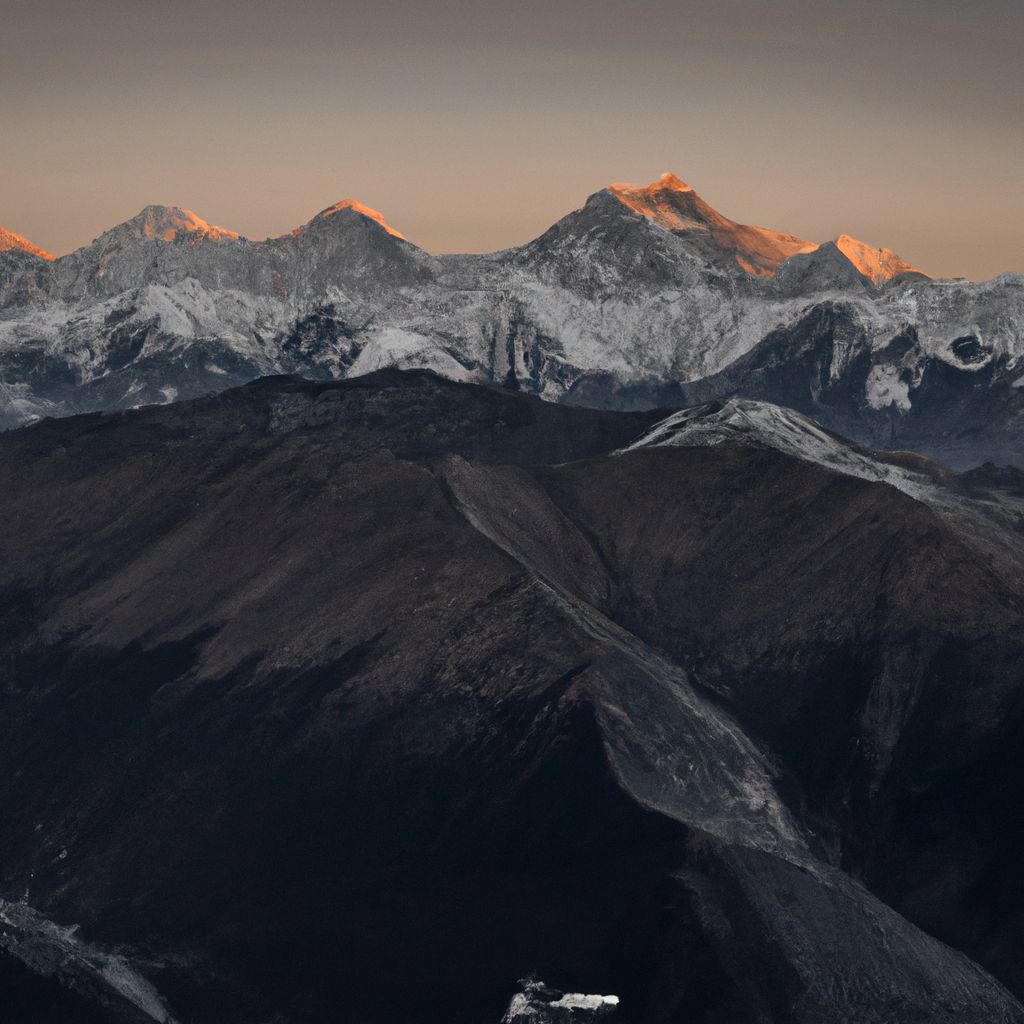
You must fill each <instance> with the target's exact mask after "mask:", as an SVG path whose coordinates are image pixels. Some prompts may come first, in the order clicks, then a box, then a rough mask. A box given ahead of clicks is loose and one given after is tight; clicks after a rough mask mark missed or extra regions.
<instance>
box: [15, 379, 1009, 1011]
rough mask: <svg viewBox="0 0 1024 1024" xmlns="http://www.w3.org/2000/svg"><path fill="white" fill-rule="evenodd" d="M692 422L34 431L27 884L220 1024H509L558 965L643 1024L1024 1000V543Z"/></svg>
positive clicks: (441, 391)
mask: <svg viewBox="0 0 1024 1024" xmlns="http://www.w3.org/2000/svg"><path fill="white" fill-rule="evenodd" d="M709 415H713V414H709ZM659 424H661V426H659ZM665 429H666V428H665V424H664V415H663V414H661V413H649V412H647V413H630V414H623V413H603V412H598V411H594V410H583V409H572V408H568V407H564V406H557V405H553V404H550V403H543V402H540V401H537V400H536V399H534V398H531V397H528V396H524V395H521V394H516V393H514V392H511V391H502V390H498V389H494V388H480V387H475V386H470V385H463V384H455V383H452V382H449V381H446V380H443V379H441V378H438V377H435V376H432V375H429V374H424V373H414V374H403V373H398V372H395V371H384V372H380V373H376V374H372V375H368V376H364V377H360V378H358V379H353V380H350V381H345V382H342V383H312V382H301V381H297V380H294V379H287V378H285V379H282V378H274V379H265V380H261V381H258V382H256V383H254V384H252V385H250V386H248V387H245V388H243V389H239V390H235V391H230V392H228V393H226V394H222V395H219V396H216V397H210V398H206V399H203V400H200V401H197V402H191V403H179V404H176V405H168V406H160V407H154V408H149V409H144V410H139V411H135V412H127V413H117V414H113V415H109V414H108V415H90V416H84V417H76V418H71V419H66V420H50V421H47V422H44V423H41V424H38V425H36V426H33V427H30V428H28V429H25V430H20V431H15V432H11V433H8V434H5V435H3V436H2V437H0V554H2V556H3V557H2V558H0V566H2V570H0V593H2V595H3V600H2V602H0V608H2V610H3V615H4V626H5V628H4V630H3V633H2V636H3V640H2V644H3V646H2V649H0V702H2V705H3V707H2V710H3V714H2V715H0V734H2V740H3V742H2V743H0V812H2V813H3V814H4V817H5V820H6V821H7V823H8V826H7V828H5V829H4V830H3V833H2V836H0V881H2V887H3V888H2V891H0V896H2V897H3V898H5V899H9V900H20V899H22V898H23V897H24V898H26V899H27V901H28V904H29V905H30V906H31V907H32V908H34V909H35V911H37V912H38V913H39V914H41V915H43V918H42V919H44V920H46V919H48V920H50V921H55V922H58V923H60V924H70V923H77V924H80V925H81V933H80V941H81V942H83V943H86V944H88V947H89V949H90V950H98V951H100V952H102V951H103V950H105V949H106V950H109V949H110V947H112V946H116V947H118V949H119V950H120V952H121V953H122V955H124V956H125V957H127V960H126V965H127V966H128V967H130V968H131V969H132V970H134V971H137V972H139V973H140V974H142V975H144V976H145V978H146V979H147V981H148V982H150V983H152V984H153V985H154V986H155V989H156V991H157V992H158V993H159V997H160V999H161V1000H162V1001H163V1002H164V1003H165V1004H166V1005H167V1006H168V1007H169V1008H170V1011H171V1013H172V1014H174V1015H175V1016H176V1017H177V1018H178V1019H181V1020H189V1021H195V1022H197V1024H204V1022H206V1021H210V1022H213V1021H216V1022H218V1024H233V1022H234V1021H236V1020H237V1021H239V1022H241V1021H249V1020H252V1019H272V1018H275V1016H276V1019H277V1020H280V1021H283V1022H292V1021H295V1022H298V1021H305V1022H310V1021H327V1020H336V1019H337V1018H338V1014H339V1008H342V1009H343V1011H344V1015H345V1016H347V1017H348V1016H351V1017H352V1018H353V1019H360V1020H364V1021H368V1022H372V1021H381V1022H385V1021H387V1022H388V1024H397V1022H402V1021H408V1022H410V1024H412V1022H413V1021H416V1022H418V1024H424V1022H431V1021H438V1022H441V1021H444V1022H445V1024H459V1022H461V1021H465V1022H467V1024H469V1022H470V1021H480V1020H495V1021H496V1020H498V1019H499V1018H500V1016H501V1014H502V1012H504V1009H505V1007H506V1005H507V1001H508V996H509V993H510V992H511V991H513V990H514V988H515V979H516V978H519V977H522V976H523V975H524V974H526V973H527V972H529V971H530V970H534V969H536V970H538V971H539V972H540V973H541V975H542V976H543V977H546V978H549V979H551V980H552V981H557V982H558V984H559V985H560V986H563V987H564V988H565V989H567V990H570V991H578V992H608V993H615V994H616V995H617V996H619V998H620V1000H621V1003H620V1006H619V1010H618V1012H617V1019H621V1020H623V1021H626V1022H627V1024H628V1022H630V1021H637V1022H639V1021H644V1022H648V1024H657V1022H659V1021H665V1022H666V1024H667V1022H668V1021H670V1020H677V1019H679V1017H680V1015H681V1014H683V1013H685V1015H686V1018H687V1019H688V1020H691V1021H694V1022H696V1024H710V1022H712V1021H719V1020H723V1019H725V1020H729V1021H731V1022H734V1024H748V1022H749V1024H755V1022H761V1021H765V1020H771V1021H779V1022H784V1021H786V1022H788V1021H792V1022H807V1024H812V1022H813V1024H818V1022H820V1021H822V1020H850V1021H853V1020H856V1021H859V1022H872V1021H878V1022H882V1021H886V1022H888V1021H891V1020H893V1019H894V1015H895V1016H896V1018H897V1019H901V1020H912V1019H927V1020H930V1021H949V1022H953V1021H956V1022H964V1021H978V1022H982V1021H985V1022H991V1021H1006V1022H1018V1021H1021V1020H1024V1010H1022V1007H1021V1005H1020V1003H1019V1002H1018V1000H1017V998H1015V997H1014V996H1013V995H1011V994H1010V992H1009V991H1008V990H1007V989H1006V988H1004V987H1003V986H1002V985H1001V984H1000V983H999V982H997V981H995V980H993V978H992V977H991V976H990V975H989V974H987V973H986V972H985V970H983V969H982V968H981V967H979V966H978V965H977V964H976V963H974V962H972V961H971V960H970V959H968V956H972V955H973V956H977V957H979V958H981V959H982V960H983V961H984V963H985V965H986V966H987V967H988V968H989V969H991V970H993V971H995V972H996V973H997V975H998V977H999V978H1000V980H1001V981H1002V982H1004V983H1005V984H1008V985H1010V986H1011V987H1013V989H1014V991H1015V992H1017V993H1018V994H1019V993H1020V992H1022V991H1024V979H1022V978H1021V977H1020V975H1019V967H1018V966H1017V965H1019V963H1020V962H1021V957H1020V952H1021V950H1020V935H1021V929H1020V927H1019V924H1020V921H1021V914H1022V907H1021V904H1020V901H1019V899H1017V898H1016V897H1013V896H1012V895H1011V896H1007V894H1006V893H1004V892H1003V891H1002V889H1001V887H1002V886H1004V885H1006V884H1008V880H1009V879H1012V878H1013V877H1015V876H1014V875H1013V871H1012V870H1010V861H1011V860H1012V858H1013V857H1016V856H1018V855H1019V853H1020V852H1024V850H1022V842H1021V837H1020V836H1019V835H1018V834H1017V833H1016V832H1015V831H1013V830H1012V828H1011V829H1009V830H1008V829H1007V828H1003V830H1002V833H1001V835H1000V837H999V838H998V840H997V839H996V837H995V836H994V835H993V834H992V831H991V829H990V827H989V824H987V823H986V822H987V821H990V820H991V819H985V818H983V817H982V816H978V815H975V813H974V808H976V807H977V806H978V802H979V794H981V795H982V799H983V801H985V802H995V801H1000V800H1004V801H1006V802H1007V803H1008V804H1012V801H1013V800H1014V799H1015V798H1016V795H1019V792H1020V786H1021V781H1022V780H1020V779H1019V777H1018V775H1013V774H1011V775H1009V776H1007V775H1006V774H1005V772H1004V768H1005V763H1004V752H1005V751H1006V750H1008V749H1011V748H1012V747H1013V746H1014V744H1016V743H1017V742H1018V741H1019V739H1020V737H1021V730H1022V728H1024V724H1022V723H1024V708H1022V707H1021V705H1020V700H1019V698H1018V697H1017V696H1016V695H1017V694H1019V693H1020V692H1022V689H1021V682H1022V680H1021V679H1020V664H1019V657H1018V656H1017V655H1018V652H1019V649H1020V642H1021V639H1022V638H1021V625H1020V623H1021V615H1020V612H1021V607H1022V604H1021V601H1022V594H1024V581H1022V576H1021V574H1020V573H1019V571H1018V567H1017V563H1016V562H1015V561H1014V559H1013V558H1012V557H1010V556H1009V555H1007V556H1006V557H1005V558H1003V559H1002V560H999V561H993V560H992V559H989V558H987V557H984V558H983V557H978V550H977V549H976V548H975V547H974V546H973V544H974V540H973V539H972V537H971V535H969V534H966V535H965V534H964V533H962V532H961V531H960V530H959V529H958V528H956V527H955V525H954V524H953V521H952V520H949V519H946V518H945V517H943V516H942V515H941V514H939V513H938V512H936V511H935V509H934V508H933V507H932V506H931V505H928V504H924V503H922V502H920V501H916V500H914V499H913V498H911V497H910V496H908V495H906V494H903V493H900V492H899V491H897V490H895V489H893V488H891V487H889V486H886V485H884V484H879V483H875V482H870V481H866V480H863V479H858V478H855V477H852V476H847V475H840V474H837V473H835V472H833V471H832V470H830V469H826V468H824V467H823V466H821V465H818V464H816V463H815V462H813V461H810V460H808V459H806V458H794V457H793V456H792V455H790V454H786V453H783V452H781V451H779V450H777V449H776V448H775V447H773V446H772V445H770V444H767V443H761V444H757V445H751V444H747V443H737V442H736V441H732V440H725V441H723V443H721V444H717V445H715V446H713V447H708V446H706V445H698V446H689V445H685V444H675V445H670V446H667V447H666V446H658V447H649V446H648V447H642V448H640V449H636V450H626V449H629V448H630V446H631V445H632V444H633V443H634V442H636V441H637V440H638V439H640V438H647V439H648V442H649V443H650V442H651V440H652V431H653V432H655V433H654V436H655V437H657V436H660V435H659V434H658V432H659V431H660V432H661V433H664V431H665ZM774 429H775V428H774V427H773V430H774ZM764 436H765V437H769V436H770V435H764ZM677 439H678V438H677ZM836 444H839V442H838V441H837V442H836ZM867 457H868V456H867V455H865V458H867ZM986 500H995V499H986ZM1007 544H1008V545H1010V547H1008V548H1007V550H1008V551H1010V550H1017V549H1019V547H1020V541H1019V535H1018V534H1015V533H1014V531H1012V530H1009V531H1007ZM1012 545H1016V546H1017V548H1013V547H1012ZM949 594H956V595H958V603H957V605H956V606H953V605H952V604H951V602H950V601H949V600H948V595H949ZM963 679H970V681H971V685H970V687H969V690H968V691H967V693H968V694H969V699H965V692H964V690H963V687H962V685H961V683H962V680H963ZM954 738H955V742H954V741H953V740H954ZM958 775H962V776H963V778H964V779H965V780H970V794H969V795H968V792H967V788H966V786H963V787H961V786H952V787H951V786H949V785H948V780H949V779H950V778H951V777H953V778H955V777H957V776H958ZM1007 787H1008V788H1007ZM37 826H38V827H37ZM927 846H930V847H931V848H932V849H940V850H942V851H943V854H944V857H945V859H944V860H943V862H942V863H943V864H948V865H954V866H956V868H957V870H959V869H960V868H962V869H963V872H962V874H958V875H956V877H955V878H953V879H949V878H948V877H946V876H945V875H944V874H943V873H942V870H941V866H940V865H936V864H935V863H934V862H933V861H931V860H929V858H928V856H927V853H926V847H927ZM897 864H900V865H902V866H901V867H900V868H899V874H900V876H901V878H902V879H903V881H904V882H905V881H906V879H908V878H909V879H912V880H913V884H912V885H909V886H905V887H904V885H903V884H902V883H901V885H896V884H893V882H892V880H891V878H890V876H889V875H888V874H887V872H888V871H890V870H892V869H893V868H894V866H895V865H897ZM861 879H865V880H867V883H868V884H867V886H865V884H864V883H863V881H861ZM26 890H28V892H27V896H26ZM880 893H884V894H885V895H886V897H887V898H888V899H889V900H890V901H891V904H890V905H888V906H887V905H886V904H885V903H883V902H881V901H880V899H879V896H878V894H880ZM981 897H984V898H981ZM997 903H998V904H999V906H1000V910H999V912H998V913H996V912H994V910H993V909H992V908H993V907H994V906H995V905H996V904H997ZM972 907H976V908H977V913H975V912H974V911H972ZM903 915H905V916H903ZM911 920H914V921H921V922H927V923H928V927H929V929H930V930H932V931H933V932H937V933H940V934H941V935H942V938H943V939H944V941H945V942H946V943H948V944H949V945H943V944H942V943H940V942H938V941H936V940H935V939H934V938H930V937H929V936H928V935H927V934H925V933H924V932H923V931H921V930H920V929H919V928H918V927H916V926H915V925H914V924H913V923H911ZM950 946H952V947H958V948H959V949H961V950H963V952H956V951H954V948H950ZM382 978H386V979H387V980H386V984H384V983H382V982H381V979H382Z"/></svg>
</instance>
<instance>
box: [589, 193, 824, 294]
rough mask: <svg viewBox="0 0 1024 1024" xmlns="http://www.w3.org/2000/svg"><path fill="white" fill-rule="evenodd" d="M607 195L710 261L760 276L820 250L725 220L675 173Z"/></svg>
mask: <svg viewBox="0 0 1024 1024" xmlns="http://www.w3.org/2000/svg"><path fill="white" fill-rule="evenodd" d="M606 192H607V193H608V194H611V195H612V196H614V197H615V198H616V199H617V200H618V201H619V202H620V203H622V204H623V205H624V206H626V207H628V208H629V209H630V210H632V211H633V212H634V213H638V214H640V216H642V217H646V218H647V219H648V220H649V221H652V222H653V223H654V224H657V225H658V227H661V228H664V229H665V230H666V231H671V232H672V233H673V234H675V235H677V236H679V237H682V238H684V239H686V240H687V241H688V242H690V244H691V245H693V246H695V247H696V249H697V251H698V252H699V253H700V255H701V256H703V257H704V258H705V259H709V260H711V262H713V263H717V264H719V265H721V264H723V263H725V264H727V265H728V264H735V265H736V266H738V267H739V268H740V269H741V270H743V271H745V272H746V273H748V274H753V275H755V276H758V277H764V276H771V275H772V274H774V273H775V270H776V268H777V267H778V266H779V265H780V264H781V263H783V262H784V261H785V260H787V259H789V258H790V257H791V256H794V255H796V254H797V253H800V252H810V251H811V250H813V249H814V248H816V246H815V245H814V243H813V242H808V241H806V240H805V239H803V238H796V237H795V236H794V235H784V234H781V233H779V232H778V231H771V230H769V229H768V228H757V227H751V226H750V225H748V224H738V223H736V221H733V220H730V219H729V218H728V217H724V216H723V215H722V214H720V213H719V212H718V211H717V210H715V209H714V208H713V207H712V206H710V205H709V204H708V203H706V202H705V201H704V200H703V199H702V198H701V197H700V196H699V195H698V194H697V193H696V192H695V191H694V189H693V188H692V187H691V186H690V185H688V184H686V182H685V181H683V180H682V179H680V178H677V177H676V176H675V175H674V174H671V173H666V174H663V175H662V176H661V177H660V178H659V179H658V180H657V181H654V182H651V184H650V185H629V184H623V183H619V184H613V185H609V186H608V188H607V190H606Z"/></svg>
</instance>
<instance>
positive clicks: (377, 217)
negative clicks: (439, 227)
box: [292, 199, 405, 241]
mask: <svg viewBox="0 0 1024 1024" xmlns="http://www.w3.org/2000/svg"><path fill="white" fill-rule="evenodd" d="M348 210H351V211H352V212H353V213H357V214H359V215H360V216H361V217H367V218H368V219H369V220H372V221H375V222H376V223H377V224H379V225H380V226H381V227H382V228H383V229H384V230H385V231H386V232H387V233H388V234H389V235H393V236H394V237H395V238H401V239H402V240H403V241H404V240H405V235H403V234H402V233H401V232H400V231H396V230H395V229H394V228H393V227H392V226H391V225H390V224H389V223H388V222H387V221H386V220H385V219H384V214H383V213H381V212H380V211H379V210H374V209H373V208H372V207H369V206H367V205H366V204H365V203H361V202H359V200H358V199H342V200H341V202H338V203H335V204H334V205H333V206H328V207H327V209H326V210H321V211H320V212H319V213H318V214H317V215H316V216H315V217H314V218H313V219H312V220H311V221H310V222H309V223H310V224H316V223H319V222H321V221H325V220H329V219H330V218H331V217H334V216H336V215H337V214H339V213H342V212H345V211H348ZM306 226H307V227H308V226H309V225H308V224H307V225H306ZM301 230H302V228H296V229H295V230H294V231H293V232H292V234H294V235H297V234H299V232H300V231H301Z"/></svg>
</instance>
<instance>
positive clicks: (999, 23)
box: [0, 0, 1024, 279]
mask: <svg viewBox="0 0 1024 1024" xmlns="http://www.w3.org/2000/svg"><path fill="white" fill-rule="evenodd" d="M1022 40H1024V3H1022V2H1021V0H980V2H972V3H969V4H968V3H963V2H954V0H888V2H881V0H859V2H857V3H850V2H849V0H845V2H842V3H837V2H833V0H816V2H811V0H713V2H711V0H707V2H705V0H692V2H691V0H676V2H670V0H649V2H648V0H635V2H630V0H588V2H585V3H584V2H582V0H576V2H572V3H569V2H565V0H501V2H494V0H472V2H470V0H418V2H414V0H387V2H382V0H378V2H375V3H363V2H359V3H345V2H329V0H304V2H303V0H292V2H274V3H271V2H268V0H223V2H218V0H202V2H200V0H174V2H173V3H171V2H167V0H158V2H154V0H130V2H129V0H0V157H2V159H0V225H3V226H4V227H7V228H8V229H10V230H13V231H17V232H19V233H21V234H23V235H25V236H26V237H28V238H29V239H30V240H31V241H33V242H34V243H35V244H37V245H40V246H42V247H43V248H45V249H48V250H50V251H52V252H55V253H57V254H62V253H65V252H69V251H71V250H72V249H74V248H76V247H77V246H79V245H83V244H86V243H88V242H89V241H91V240H92V239H93V238H95V237H96V236H97V235H98V234H100V233H101V232H102V231H104V230H106V229H107V228H109V227H111V226H113V225H114V224H116V223H119V222H121V221H123V220H126V219H128V218H129V217H131V216H133V215H134V214H135V213H137V212H138V211H139V210H140V209H141V208H142V207H143V206H145V205H147V204H149V203H162V204H165V205H178V206H184V207H187V208H188V209H191V210H194V211H195V212H196V213H198V214H199V215H200V216H201V217H203V218H205V219H206V220H208V221H210V222H211V223H214V224H219V225H222V226H224V227H228V228H232V229H234V230H236V231H240V232H242V233H243V234H245V235H247V236H249V237H252V238H262V237H266V236H268V235H275V234H281V233H283V232H285V231H288V230H290V229H291V228H293V227H295V226H297V225H299V224H302V223H304V222H305V221H307V220H309V219H310V218H311V217H312V216H313V215H314V214H315V213H317V212H318V211H319V210H321V209H323V208H324V207H327V206H329V205H331V204H333V203H334V202H336V201H338V200H340V199H344V198H356V199H359V200H361V201H362V202H364V203H366V204H367V205H369V206H372V207H374V208H376V209H378V210H381V211H382V212H383V213H384V214H385V216H386V217H387V219H388V221H389V222H390V223H391V224H392V225H394V226H395V227H396V228H397V229H398V230H400V231H401V232H402V233H403V234H404V235H405V236H406V237H407V238H408V239H409V240H410V241H413V242H415V243H416V244H418V245H421V246H422V247H423V248H425V249H428V250H429V251H431V252H456V251H489V250H494V249H500V248H505V247H507V246H511V245H518V244H521V243H523V242H526V241H528V240H530V239H531V238H533V237H536V236H537V235H538V234H540V233H541V232H542V231H543V230H544V229H545V228H547V227H548V226H550V224H552V223H553V222H554V221H555V220H557V219H558V218H559V217H561V216H563V215H564V214H565V213H567V212H569V211H570V210H572V209H575V208H576V207H578V206H580V205H581V204H582V203H583V201H584V200H585V199H586V197H587V196H588V195H589V194H591V193H592V192H595V191H597V190H598V189H600V188H602V187H603V186H604V185H606V184H607V183H609V182H612V181H635V182H647V181H651V180H653V179H655V178H657V177H658V176H659V175H660V174H661V173H662V172H664V171H673V172H674V173H676V174H677V175H679V177H681V178H683V179H684V180H685V181H687V182H689V183H690V184H691V185H692V186H694V188H696V190H697V191H698V192H699V193H700V194H701V195H702V196H703V197H704V198H705V199H706V200H707V201H708V202H709V203H711V204H712V205H713V206H714V207H716V208H717V209H718V210H719V211H720V212H722V213H724V214H726V215H727V216H729V217H732V218H733V219H734V220H738V221H741V222H745V223H752V224H757V225H760V226H765V227H771V228H775V229H777V230H781V231H786V232H789V233H792V234H796V235H799V236H801V237H805V238H808V239H810V240H813V241H823V240H825V239H828V238H832V237H835V236H836V235H838V234H839V233H841V232H847V233H849V234H851V235H854V236H856V237H859V238H862V239H865V240H867V241H869V242H871V243H873V244H876V245H885V246H889V247H891V248H893V249H895V250H896V251H897V252H899V253H900V255H902V256H903V257H904V258H906V259H908V260H909V261H910V262H911V263H913V264H915V265H917V266H919V267H921V268H922V269H924V270H926V271H928V272H929V273H932V274H933V275H936V276H940V275H941V276H965V277H970V278H975V279H981V278H987V277H991V276H993V275H995V274H998V273H1001V272H1004V271H1009V270H1013V271H1021V272H1024V187H1022V185H1024V102H1022V97H1024V61H1022V60H1021V58H1020V47H1021V43H1022Z"/></svg>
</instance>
